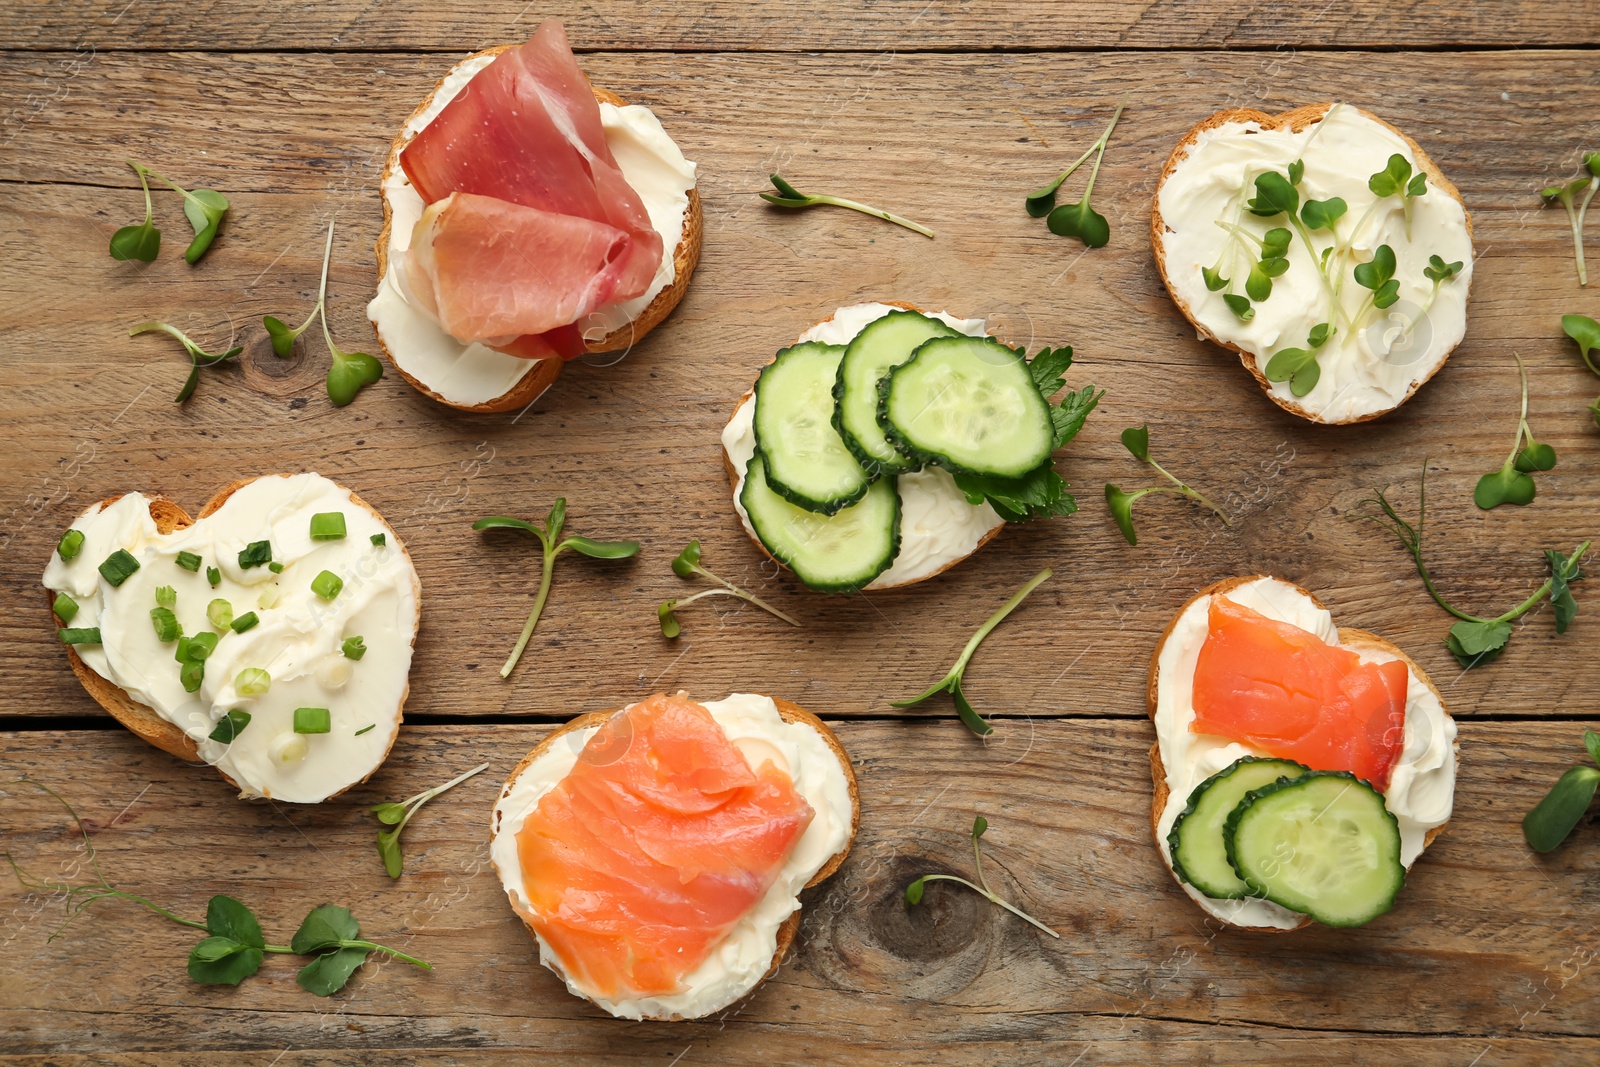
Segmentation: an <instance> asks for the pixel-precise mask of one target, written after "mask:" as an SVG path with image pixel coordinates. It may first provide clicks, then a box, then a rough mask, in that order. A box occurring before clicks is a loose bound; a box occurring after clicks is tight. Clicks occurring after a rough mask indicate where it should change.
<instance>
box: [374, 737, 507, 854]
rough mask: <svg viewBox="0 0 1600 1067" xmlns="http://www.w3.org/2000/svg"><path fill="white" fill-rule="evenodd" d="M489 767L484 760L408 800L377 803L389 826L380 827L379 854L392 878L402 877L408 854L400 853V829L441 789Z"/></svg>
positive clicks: (377, 810) (376, 811) (381, 819)
mask: <svg viewBox="0 0 1600 1067" xmlns="http://www.w3.org/2000/svg"><path fill="white" fill-rule="evenodd" d="M488 769H489V765H488V764H487V763H480V764H479V765H478V766H476V767H474V768H472V770H470V771H467V772H466V773H465V774H459V775H457V776H456V777H454V778H452V779H450V780H449V781H448V782H446V783H445V784H444V785H436V786H434V787H433V788H432V789H424V790H423V791H422V792H420V793H418V794H417V795H416V796H413V797H407V798H406V799H405V800H398V801H390V802H389V803H386V804H374V805H373V806H372V809H371V810H372V814H374V815H376V816H377V817H378V821H379V822H381V823H382V824H383V825H384V826H386V827H388V828H389V829H387V830H379V831H378V855H379V856H380V857H381V858H382V859H383V869H384V870H385V871H387V872H388V874H389V877H390V878H399V877H400V872H401V870H402V869H404V866H405V861H404V857H403V856H402V855H401V854H400V831H402V830H404V829H405V828H406V824H407V823H409V822H410V821H411V817H412V816H413V815H415V814H416V813H417V812H418V811H419V810H421V808H422V805H424V804H426V803H427V802H428V801H430V800H432V799H433V798H434V797H436V796H438V795H439V794H440V793H443V792H445V791H447V790H450V789H454V788H455V787H456V786H458V785H460V784H461V783H462V782H464V781H466V780H467V779H468V778H471V777H472V776H473V775H475V774H482V773H483V772H484V771H486V770H488Z"/></svg>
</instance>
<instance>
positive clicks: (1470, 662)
mask: <svg viewBox="0 0 1600 1067" xmlns="http://www.w3.org/2000/svg"><path fill="white" fill-rule="evenodd" d="M1386 492H1387V490H1386V489H1378V490H1375V491H1374V493H1375V495H1374V496H1372V497H1371V498H1369V499H1368V500H1366V501H1364V503H1367V504H1373V505H1376V506H1377V507H1378V509H1379V511H1380V514H1377V515H1373V514H1371V513H1370V512H1368V513H1364V514H1360V515H1359V516H1358V517H1360V518H1364V519H1368V520H1370V521H1372V522H1375V523H1377V524H1378V525H1379V526H1381V527H1383V528H1384V529H1385V530H1388V531H1389V532H1390V533H1392V534H1394V535H1395V536H1396V537H1397V538H1399V540H1400V546H1401V547H1402V548H1404V549H1405V550H1406V551H1407V552H1408V553H1410V555H1411V558H1412V560H1413V561H1414V562H1415V563H1416V566H1417V575H1418V577H1420V578H1421V579H1422V585H1423V588H1425V589H1427V591H1428V595H1429V596H1431V597H1433V600H1434V603H1436V604H1438V605H1439V606H1440V607H1441V608H1443V609H1444V610H1445V611H1447V612H1449V613H1450V614H1451V615H1454V616H1455V617H1456V619H1457V620H1458V621H1457V622H1456V623H1454V624H1453V625H1452V626H1451V627H1450V633H1449V635H1448V636H1447V637H1446V638H1445V647H1446V648H1448V649H1449V650H1450V654H1451V655H1453V656H1455V658H1456V661H1457V662H1458V663H1460V664H1461V666H1463V667H1466V668H1472V667H1477V666H1479V665H1481V664H1485V663H1490V662H1492V661H1494V660H1495V659H1497V658H1498V657H1499V655H1500V653H1501V652H1502V651H1504V649H1505V647H1506V643H1507V642H1509V641H1510V640H1511V624H1512V622H1514V621H1515V620H1517V619H1519V618H1521V617H1522V616H1524V615H1526V614H1527V613H1528V612H1530V611H1532V610H1533V609H1534V608H1536V607H1538V606H1539V604H1540V603H1541V602H1543V601H1544V600H1545V598H1546V597H1548V598H1549V600H1550V608H1551V611H1552V613H1553V614H1554V616H1555V626H1556V633H1558V634H1564V633H1566V632H1567V627H1568V626H1570V625H1571V624H1572V620H1573V619H1574V618H1575V617H1576V616H1577V614H1578V602H1577V600H1576V599H1574V598H1573V595H1572V583H1573V582H1576V581H1578V580H1579V579H1581V578H1582V577H1583V576H1584V575H1583V571H1582V569H1581V568H1580V563H1581V561H1582V560H1583V557H1584V554H1585V553H1587V552H1588V551H1589V546H1590V544H1591V543H1592V542H1589V541H1585V542H1583V544H1581V545H1579V546H1578V547H1577V548H1576V549H1575V550H1574V551H1573V553H1572V554H1571V555H1570V556H1563V555H1562V554H1561V553H1559V552H1556V551H1555V550H1553V549H1545V550H1544V558H1545V564H1546V565H1547V566H1548V567H1549V568H1550V577H1548V578H1546V579H1545V580H1544V582H1543V584H1541V585H1540V586H1539V587H1538V588H1537V589H1535V590H1534V591H1533V592H1532V593H1531V594H1530V595H1529V596H1528V598H1527V599H1526V600H1523V601H1522V602H1521V603H1520V604H1517V605H1516V606H1515V607H1513V608H1511V610H1509V611H1506V612H1503V613H1502V614H1500V615H1496V616H1494V617H1492V618H1486V617H1484V616H1481V615H1473V614H1470V613H1469V612H1465V611H1462V610H1461V609H1460V608H1457V607H1455V606H1454V605H1453V604H1451V603H1450V602H1449V601H1448V600H1446V599H1445V598H1444V596H1443V595H1442V594H1441V593H1440V592H1439V590H1438V588H1437V587H1435V586H1434V584H1433V576H1432V575H1430V574H1429V573H1428V565H1427V564H1426V563H1425V562H1423V559H1422V529H1423V523H1424V522H1425V521H1426V519H1427V516H1428V508H1427V504H1428V463H1427V460H1424V461H1423V464H1422V479H1421V482H1420V484H1419V485H1418V487H1417V523H1416V525H1415V526H1413V525H1411V524H1410V523H1409V522H1406V521H1405V520H1404V519H1402V518H1401V517H1400V514H1399V512H1397V511H1396V510H1395V508H1394V505H1393V504H1391V503H1390V502H1389V499H1388V497H1387V495H1386Z"/></svg>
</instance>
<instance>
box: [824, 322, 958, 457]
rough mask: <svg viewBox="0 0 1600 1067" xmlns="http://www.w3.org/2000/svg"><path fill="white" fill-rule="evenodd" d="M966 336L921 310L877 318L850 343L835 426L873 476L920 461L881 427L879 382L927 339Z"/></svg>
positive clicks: (836, 391) (838, 386) (836, 392)
mask: <svg viewBox="0 0 1600 1067" xmlns="http://www.w3.org/2000/svg"><path fill="white" fill-rule="evenodd" d="M959 336H961V334H960V333H959V332H958V331H956V330H953V329H951V328H950V327H949V326H946V325H945V324H944V323H942V322H940V321H939V320H938V319H935V318H929V317H928V316H927V315H924V314H922V313H921V312H918V311H891V312H889V313H888V314H887V315H885V316H883V317H882V318H878V319H873V320H872V321H871V322H869V323H867V325H866V328H865V329H863V330H862V331H861V332H860V333H858V334H856V336H855V339H854V340H853V341H851V342H850V344H849V346H848V347H846V349H845V353H844V359H843V360H841V361H840V363H839V375H838V378H837V380H836V381H835V382H834V387H833V398H834V400H835V401H836V402H837V406H836V408H835V411H834V425H835V426H836V427H837V428H838V430H839V436H840V437H841V438H843V439H844V443H845V446H846V447H847V448H849V449H850V451H851V452H852V453H853V454H854V455H855V457H856V459H857V460H858V461H859V462H860V464H861V465H862V466H863V467H865V468H866V469H867V470H868V471H870V472H872V473H873V474H904V473H906V472H907V471H913V470H916V469H917V464H915V463H912V462H910V461H909V460H908V459H907V458H906V457H905V456H903V455H901V454H900V452H899V450H897V449H896V448H895V447H894V445H892V444H890V443H889V439H888V438H886V437H884V435H883V429H882V427H880V426H879V425H878V383H879V382H880V381H882V380H883V376H884V375H885V374H888V373H889V371H890V369H891V368H893V367H898V366H899V365H900V364H902V363H904V362H905V361H906V360H908V359H910V358H911V353H913V352H915V351H916V350H917V346H918V345H920V344H922V342H924V341H927V340H930V339H932V338H934V337H959Z"/></svg>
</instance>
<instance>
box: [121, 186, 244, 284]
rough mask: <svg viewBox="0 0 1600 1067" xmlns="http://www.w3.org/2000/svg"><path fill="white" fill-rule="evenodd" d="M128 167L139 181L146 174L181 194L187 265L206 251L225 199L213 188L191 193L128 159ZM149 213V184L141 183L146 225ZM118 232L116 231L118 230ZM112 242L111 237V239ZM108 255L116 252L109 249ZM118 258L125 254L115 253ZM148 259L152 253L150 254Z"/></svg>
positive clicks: (223, 212) (223, 211) (225, 211)
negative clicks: (190, 235)
mask: <svg viewBox="0 0 1600 1067" xmlns="http://www.w3.org/2000/svg"><path fill="white" fill-rule="evenodd" d="M128 166H130V167H132V168H133V169H134V170H136V171H138V173H139V181H140V182H141V183H146V177H147V176H148V177H150V178H155V179H157V180H158V181H160V182H162V183H163V184H165V185H167V186H170V187H171V188H172V190H173V191H174V192H176V193H178V194H180V195H181V196H182V197H183V214H184V217H185V218H187V219H188V220H189V225H190V226H192V227H193V228H194V240H192V241H190V242H189V247H188V248H186V249H184V252H183V258H184V260H185V261H186V262H188V264H189V265H190V266H193V265H194V264H196V263H198V262H200V257H201V256H204V255H205V254H206V250H207V249H209V248H210V247H211V242H212V241H214V240H216V237H217V229H218V227H220V226H221V225H222V220H223V218H225V217H226V216H227V214H228V207H229V205H228V198H227V197H225V196H223V195H222V194H221V193H219V192H217V191H216V190H215V189H196V190H194V191H193V192H191V191H190V190H188V189H185V188H184V187H183V186H181V185H179V184H178V183H177V182H174V181H172V180H171V179H168V178H163V177H162V176H161V175H159V174H157V173H156V172H155V171H153V170H151V169H150V168H148V167H145V166H142V165H140V164H138V163H135V162H133V161H132V160H129V161H128ZM149 215H150V187H149V185H148V184H145V219H146V225H148V224H149ZM119 232H120V231H119ZM113 241H115V239H114V238H113ZM112 255H116V251H115V249H114V248H113V251H112ZM117 258H118V259H123V258H126V257H123V256H117ZM150 258H151V259H154V258H155V256H154V255H153V254H152V255H151V257H150Z"/></svg>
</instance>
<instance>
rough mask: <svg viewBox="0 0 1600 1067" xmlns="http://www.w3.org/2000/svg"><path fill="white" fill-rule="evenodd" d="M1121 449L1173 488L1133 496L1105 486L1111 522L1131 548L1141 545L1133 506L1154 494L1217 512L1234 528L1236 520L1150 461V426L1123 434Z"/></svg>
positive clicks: (1137, 492) (1151, 489) (1156, 487)
mask: <svg viewBox="0 0 1600 1067" xmlns="http://www.w3.org/2000/svg"><path fill="white" fill-rule="evenodd" d="M1122 447H1124V448H1126V449H1127V450H1128V452H1129V453H1130V454H1131V455H1132V456H1133V457H1134V458H1135V459H1138V460H1140V461H1141V462H1143V463H1146V464H1149V465H1150V467H1152V468H1153V469H1155V470H1156V471H1158V472H1159V473H1160V474H1161V476H1162V477H1163V478H1165V479H1167V481H1169V482H1171V483H1172V484H1171V485H1170V486H1166V485H1152V486H1147V487H1145V488H1143V489H1136V490H1134V491H1133V492H1131V493H1130V492H1125V491H1123V490H1122V489H1120V488H1119V487H1117V486H1115V485H1112V484H1111V483H1109V482H1107V483H1106V489H1105V494H1106V508H1107V510H1109V511H1110V512H1111V518H1112V520H1113V521H1115V522H1116V524H1117V529H1118V530H1120V531H1122V537H1123V540H1125V541H1127V542H1128V544H1130V545H1135V546H1137V545H1138V543H1139V535H1138V533H1137V532H1136V531H1135V530H1134V528H1133V505H1134V504H1135V503H1136V502H1138V500H1139V499H1140V498H1141V497H1145V496H1149V495H1150V494H1151V493H1172V494H1175V495H1178V496H1186V497H1188V498H1189V499H1191V500H1194V501H1197V502H1199V503H1201V504H1204V505H1205V506H1206V507H1208V508H1210V509H1211V510H1212V511H1214V512H1216V514H1217V516H1218V517H1219V518H1220V519H1222V521H1223V523H1224V524H1225V525H1228V526H1232V525H1233V520H1232V519H1230V518H1228V515H1227V513H1226V512H1225V511H1223V510H1222V509H1221V508H1219V507H1217V505H1215V504H1213V503H1212V502H1211V501H1209V500H1207V499H1206V498H1205V497H1204V496H1202V495H1201V494H1200V493H1198V492H1196V491H1195V490H1194V489H1191V488H1190V487H1189V486H1187V485H1185V484H1184V483H1183V482H1182V481H1181V480H1180V479H1179V478H1178V477H1176V476H1175V475H1174V474H1172V472H1170V471H1168V470H1167V469H1166V468H1165V467H1163V466H1162V465H1161V464H1159V463H1157V462H1156V461H1155V460H1153V459H1151V458H1150V426H1149V424H1148V423H1147V424H1145V425H1144V426H1130V427H1128V428H1127V429H1126V430H1123V431H1122Z"/></svg>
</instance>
